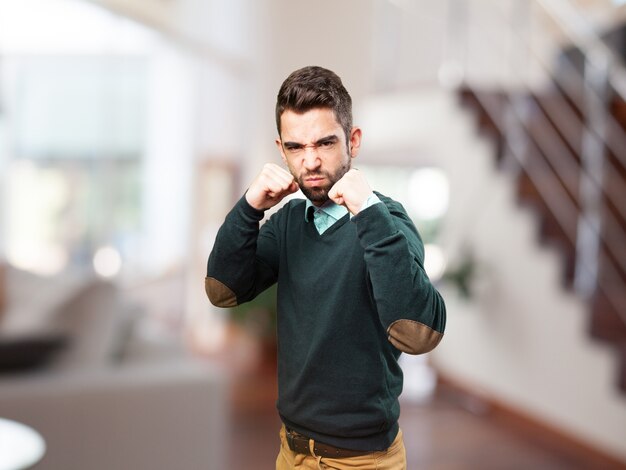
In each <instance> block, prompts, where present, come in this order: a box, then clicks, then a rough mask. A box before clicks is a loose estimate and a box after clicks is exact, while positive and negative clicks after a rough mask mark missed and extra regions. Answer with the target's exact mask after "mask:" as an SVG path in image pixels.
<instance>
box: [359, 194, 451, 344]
mask: <svg viewBox="0 0 626 470" xmlns="http://www.w3.org/2000/svg"><path fill="white" fill-rule="evenodd" d="M352 221H353V222H354V223H355V224H356V227H357V233H358V237H359V240H360V243H361V246H362V247H363V249H364V250H365V255H364V256H365V263H366V266H367V270H368V273H369V276H370V281H371V286H372V291H373V297H374V299H375V302H376V306H377V309H378V314H379V316H380V321H381V322H382V324H383V326H384V328H385V329H386V331H387V335H388V339H389V341H390V342H391V343H392V344H393V345H394V346H395V347H396V348H398V349H399V350H400V351H403V352H406V353H409V354H423V353H426V352H428V351H431V350H432V349H434V348H435V347H436V346H437V344H439V342H440V341H441V338H442V337H443V333H444V329H445V323H446V307H445V304H444V301H443V299H442V297H441V295H440V294H439V292H437V290H436V289H435V287H434V286H433V285H432V284H431V282H430V280H429V279H428V276H427V275H426V271H425V270H424V245H423V243H422V240H421V238H420V236H419V234H418V232H417V229H416V228H415V225H414V224H413V222H412V221H411V220H410V218H409V217H408V215H407V214H406V212H405V211H404V209H403V208H402V206H401V205H400V204H398V203H395V202H394V201H391V202H389V203H383V204H374V205H373V206H370V207H368V208H367V209H364V210H363V211H361V212H359V214H357V215H356V216H355V217H353V219H352Z"/></svg>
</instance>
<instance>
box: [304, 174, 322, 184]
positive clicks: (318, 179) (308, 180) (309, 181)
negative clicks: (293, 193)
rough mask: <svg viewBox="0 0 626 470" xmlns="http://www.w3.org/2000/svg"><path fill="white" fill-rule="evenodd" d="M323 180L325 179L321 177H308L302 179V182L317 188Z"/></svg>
mask: <svg viewBox="0 0 626 470" xmlns="http://www.w3.org/2000/svg"><path fill="white" fill-rule="evenodd" d="M325 180H326V178H325V177H323V176H309V177H307V178H304V182H305V183H307V184H309V185H311V186H318V185H320V184H322V183H323V182H324V181H325Z"/></svg>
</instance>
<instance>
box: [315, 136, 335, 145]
mask: <svg viewBox="0 0 626 470" xmlns="http://www.w3.org/2000/svg"><path fill="white" fill-rule="evenodd" d="M338 141H339V137H337V136H336V135H328V136H326V137H322V138H321V139H319V140H318V141H317V142H315V144H316V145H322V144H334V143H336V142H338Z"/></svg>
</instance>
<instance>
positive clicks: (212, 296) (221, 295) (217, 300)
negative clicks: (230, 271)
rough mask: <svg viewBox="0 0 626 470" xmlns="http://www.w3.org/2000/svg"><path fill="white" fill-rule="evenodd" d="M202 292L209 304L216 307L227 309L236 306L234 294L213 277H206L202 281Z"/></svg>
mask: <svg viewBox="0 0 626 470" xmlns="http://www.w3.org/2000/svg"><path fill="white" fill-rule="evenodd" d="M204 290H205V291H206V295H207V297H208V298H209V300H210V301H211V303H212V304H213V305H215V306H216V307H223V308H228V307H236V306H237V296H236V295H235V293H234V292H233V291H232V290H231V289H230V288H229V287H228V286H226V285H225V284H224V283H222V282H220V281H218V280H217V279H215V278H214V277H208V276H207V277H206V278H205V279H204Z"/></svg>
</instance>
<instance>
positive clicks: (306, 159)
mask: <svg viewBox="0 0 626 470" xmlns="http://www.w3.org/2000/svg"><path fill="white" fill-rule="evenodd" d="M321 163H322V162H321V161H320V158H319V155H318V152H317V148H315V147H306V148H305V149H304V155H303V156H302V166H304V168H306V170H307V171H311V170H316V169H317V168H319V167H320V165H321Z"/></svg>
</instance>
